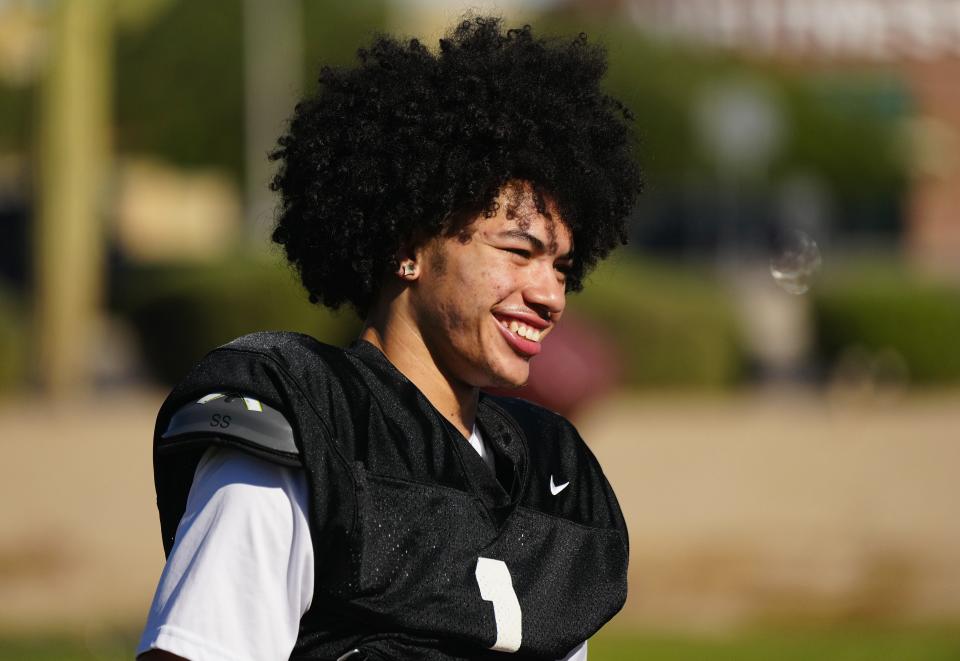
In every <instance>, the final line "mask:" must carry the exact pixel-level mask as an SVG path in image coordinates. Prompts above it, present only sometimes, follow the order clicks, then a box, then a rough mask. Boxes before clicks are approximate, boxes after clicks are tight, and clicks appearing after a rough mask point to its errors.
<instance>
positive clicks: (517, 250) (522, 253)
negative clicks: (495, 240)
mask: <svg viewBox="0 0 960 661" xmlns="http://www.w3.org/2000/svg"><path fill="white" fill-rule="evenodd" d="M501 250H505V251H506V252H509V253H513V254H514V255H519V256H520V257H523V258H524V259H530V251H529V250H524V249H523V248H501Z"/></svg>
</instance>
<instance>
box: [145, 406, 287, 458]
mask: <svg viewBox="0 0 960 661" xmlns="http://www.w3.org/2000/svg"><path fill="white" fill-rule="evenodd" d="M206 444H214V445H228V446H233V447H236V448H237V449H240V450H246V451H247V452H250V453H252V454H256V455H258V456H262V457H263V458H265V459H268V460H271V461H274V462H277V463H281V464H285V465H289V466H299V465H300V452H299V451H298V450H297V446H296V443H294V440H293V429H292V428H291V427H290V423H289V422H287V419H286V418H285V417H284V416H283V414H282V413H280V411H278V410H277V409H275V408H273V407H271V406H267V405H266V404H264V403H263V402H261V401H259V400H257V399H254V398H253V397H246V396H243V395H240V394H236V393H211V394H209V395H206V396H204V397H201V398H200V399H198V400H196V401H195V402H190V403H189V404H184V405H183V406H181V407H180V408H179V409H178V410H177V412H176V413H174V414H173V417H172V418H170V424H169V425H167V429H166V431H165V432H163V434H161V436H160V440H159V442H158V444H157V451H158V452H164V451H172V450H176V449H180V448H185V447H186V446H196V445H206Z"/></svg>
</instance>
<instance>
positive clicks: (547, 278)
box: [523, 262, 567, 321]
mask: <svg viewBox="0 0 960 661" xmlns="http://www.w3.org/2000/svg"><path fill="white" fill-rule="evenodd" d="M523 298H524V301H525V302H526V304H527V305H528V306H530V308H532V309H533V310H534V311H536V313H537V314H538V315H540V317H542V318H544V319H550V320H552V321H556V319H557V317H559V316H560V314H561V313H562V312H563V308H564V306H565V305H566V303H567V288H566V285H565V284H564V283H563V282H561V281H560V280H559V279H557V272H556V271H555V270H554V268H553V264H552V263H547V262H544V263H542V264H540V265H538V267H537V268H535V269H532V270H531V274H530V279H529V281H528V282H527V285H526V287H524V291H523Z"/></svg>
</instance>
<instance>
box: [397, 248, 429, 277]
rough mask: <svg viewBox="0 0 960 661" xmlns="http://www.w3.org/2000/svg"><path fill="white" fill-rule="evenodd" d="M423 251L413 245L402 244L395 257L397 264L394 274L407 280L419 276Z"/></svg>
mask: <svg viewBox="0 0 960 661" xmlns="http://www.w3.org/2000/svg"><path fill="white" fill-rule="evenodd" d="M421 253H422V251H421V250H417V249H415V248H414V247H413V246H410V245H406V246H401V248H400V250H398V251H397V255H396V258H395V264H396V265H397V266H396V268H395V269H394V271H393V273H394V275H395V276H396V277H398V278H400V279H401V280H404V281H407V282H411V281H413V280H416V279H417V278H419V277H420V264H421V262H420V256H421Z"/></svg>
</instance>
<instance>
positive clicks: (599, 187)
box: [271, 17, 640, 317]
mask: <svg viewBox="0 0 960 661" xmlns="http://www.w3.org/2000/svg"><path fill="white" fill-rule="evenodd" d="M358 58H359V63H358V65H357V66H355V67H352V68H331V67H324V68H323V69H322V70H321V72H320V78H319V88H318V91H317V92H316V93H315V94H314V95H313V96H311V97H308V98H306V99H304V100H303V101H301V102H300V103H299V104H297V107H296V110H295V112H294V115H293V117H292V119H291V122H290V126H289V131H288V133H287V134H286V135H284V136H282V137H281V138H280V140H279V147H278V148H277V149H276V151H274V152H273V154H272V155H271V158H272V159H274V160H279V161H280V162H281V166H280V169H279V172H278V174H277V176H276V177H275V179H274V181H273V183H272V185H271V187H272V189H273V190H275V191H279V192H280V194H281V206H280V209H279V212H278V219H277V224H276V226H275V228H274V231H273V240H274V241H275V242H276V243H278V244H280V245H282V246H284V249H285V252H286V257H287V259H288V261H289V262H290V263H291V264H292V265H293V266H294V267H295V268H296V270H297V271H298V272H299V275H300V279H301V281H302V282H303V285H304V287H305V288H306V289H307V291H308V292H309V295H310V301H311V302H313V303H317V302H320V303H322V304H323V305H325V306H328V307H330V308H333V309H337V308H339V307H340V306H341V305H342V304H344V303H349V304H350V305H352V306H353V308H354V309H355V310H356V311H357V312H358V313H359V314H360V316H361V317H363V316H365V315H366V313H367V311H368V310H369V308H370V306H371V305H372V303H373V301H374V299H375V297H376V294H377V290H378V287H379V285H380V282H381V281H382V278H383V277H384V275H385V273H386V272H387V271H388V269H393V268H396V260H397V255H398V252H399V251H400V249H401V247H403V246H409V245H410V244H411V243H414V242H417V241H423V240H426V239H429V238H431V237H434V236H438V235H439V234H441V233H446V232H450V233H454V232H457V231H459V230H461V229H462V227H463V224H464V222H465V221H464V219H466V220H467V221H469V220H472V219H473V218H476V217H477V216H478V215H480V214H483V215H485V216H486V217H490V216H492V215H494V214H495V213H496V198H497V196H498V194H499V193H500V191H501V190H502V189H503V188H504V186H505V185H507V184H508V183H510V182H513V181H522V182H528V183H529V184H530V185H532V186H533V189H534V191H535V192H536V199H537V206H538V209H539V210H540V211H541V212H543V207H544V203H543V199H544V196H545V195H546V196H549V197H550V198H551V199H552V201H553V202H554V204H555V205H556V210H557V211H558V212H559V214H560V217H561V219H562V220H563V222H564V223H565V224H566V225H567V227H568V228H569V229H570V232H571V235H572V237H573V243H574V247H575V248H574V250H575V252H574V263H573V265H572V268H571V269H570V272H569V273H568V275H567V289H568V290H570V291H578V290H580V289H581V288H582V284H583V279H584V277H585V275H586V273H587V272H588V271H589V270H590V269H591V268H592V267H593V266H594V265H596V263H597V262H598V261H600V260H601V259H603V258H604V257H606V256H607V255H608V254H609V253H610V251H611V250H612V249H613V248H615V247H616V246H617V245H619V244H623V243H626V230H625V219H626V217H627V215H628V214H629V213H630V211H631V208H632V206H633V203H634V200H635V197H636V195H637V193H638V192H639V190H640V173H639V169H638V166H637V164H636V162H635V160H634V158H633V155H632V150H633V144H632V143H633V139H632V134H631V132H630V130H629V123H630V121H631V120H632V116H631V114H630V113H629V111H628V110H627V109H626V108H625V107H624V106H623V105H622V104H621V103H620V102H619V101H617V100H616V99H613V98H611V97H610V96H608V95H606V94H604V93H603V92H602V91H601V89H600V79H601V78H602V77H603V74H604V73H605V71H606V55H605V52H604V50H603V49H602V48H601V47H599V46H597V45H595V44H591V43H588V42H587V38H586V36H585V35H584V34H580V35H579V36H578V37H576V38H574V39H572V40H569V39H568V40H560V39H557V38H553V39H549V40H547V39H543V38H535V37H534V36H533V33H532V31H531V28H530V26H529V25H527V26H524V27H522V28H520V29H513V30H504V29H503V26H502V20H501V19H499V18H490V17H476V18H471V19H469V20H464V21H463V22H462V23H460V24H459V25H458V26H457V27H456V28H455V29H454V30H453V31H452V32H451V33H449V34H448V36H447V37H446V38H444V39H441V40H440V49H439V51H438V52H431V51H430V50H428V49H427V48H425V47H424V46H423V45H422V44H421V43H420V42H419V41H417V40H416V39H413V40H410V41H409V42H400V41H398V40H396V39H394V38H392V37H389V36H378V37H377V38H376V39H375V40H374V42H373V43H372V45H371V46H370V47H369V48H365V49H360V50H359V51H358ZM458 219H459V220H458ZM458 223H459V224H460V227H459V228H458V227H457V224H458Z"/></svg>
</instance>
